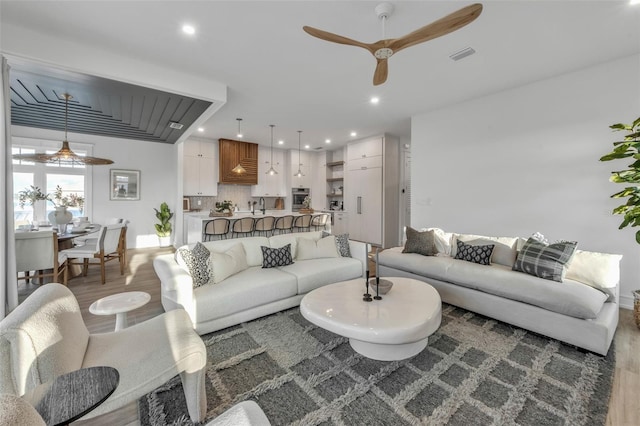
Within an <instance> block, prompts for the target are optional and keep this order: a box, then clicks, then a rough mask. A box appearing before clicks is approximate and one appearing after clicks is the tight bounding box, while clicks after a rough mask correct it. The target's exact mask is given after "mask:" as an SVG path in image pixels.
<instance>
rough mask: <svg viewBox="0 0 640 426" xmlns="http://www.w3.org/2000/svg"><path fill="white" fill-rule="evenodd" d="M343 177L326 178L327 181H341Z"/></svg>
mask: <svg viewBox="0 0 640 426" xmlns="http://www.w3.org/2000/svg"><path fill="white" fill-rule="evenodd" d="M343 180H344V178H341V177H335V178H327V182H340V181H343Z"/></svg>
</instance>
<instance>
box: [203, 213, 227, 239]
mask: <svg viewBox="0 0 640 426" xmlns="http://www.w3.org/2000/svg"><path fill="white" fill-rule="evenodd" d="M230 224H231V221H230V220H229V219H224V218H219V219H213V220H210V221H209V222H207V224H206V225H205V226H204V232H203V234H202V241H211V240H215V239H216V237H218V239H223V238H224V239H226V238H227V234H228V233H229V226H230Z"/></svg>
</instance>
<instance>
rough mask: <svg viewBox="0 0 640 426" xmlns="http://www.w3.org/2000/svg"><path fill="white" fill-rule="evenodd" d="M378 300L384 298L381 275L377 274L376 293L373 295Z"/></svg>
mask: <svg viewBox="0 0 640 426" xmlns="http://www.w3.org/2000/svg"><path fill="white" fill-rule="evenodd" d="M373 298H374V299H376V300H382V296H380V277H378V276H376V295H375V296H373Z"/></svg>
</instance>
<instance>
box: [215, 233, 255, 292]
mask: <svg viewBox="0 0 640 426" xmlns="http://www.w3.org/2000/svg"><path fill="white" fill-rule="evenodd" d="M248 267H249V265H247V254H246V253H245V251H244V246H243V245H242V244H240V243H239V244H236V245H235V246H233V247H231V248H230V249H229V250H227V251H225V252H224V253H221V252H216V251H214V252H212V253H211V269H212V276H213V282H214V283H215V284H218V283H219V282H221V281H223V280H225V279H226V278H228V277H230V276H231V275H234V274H237V273H238V272H242V271H244V270H245V269H247V268H248Z"/></svg>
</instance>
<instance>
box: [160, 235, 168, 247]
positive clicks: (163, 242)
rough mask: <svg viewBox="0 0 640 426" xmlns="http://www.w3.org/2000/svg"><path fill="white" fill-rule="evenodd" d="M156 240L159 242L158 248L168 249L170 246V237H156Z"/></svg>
mask: <svg viewBox="0 0 640 426" xmlns="http://www.w3.org/2000/svg"><path fill="white" fill-rule="evenodd" d="M158 240H159V242H160V247H169V246H170V245H171V235H168V236H166V237H161V236H158Z"/></svg>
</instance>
